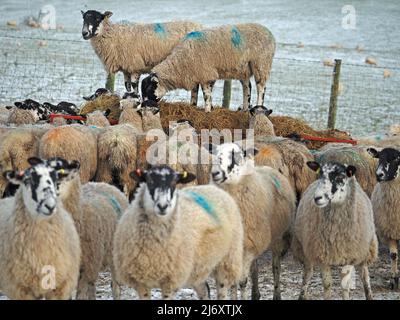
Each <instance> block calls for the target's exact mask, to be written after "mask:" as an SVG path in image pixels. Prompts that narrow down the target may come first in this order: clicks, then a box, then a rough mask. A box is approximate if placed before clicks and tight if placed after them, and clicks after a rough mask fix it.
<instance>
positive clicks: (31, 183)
mask: <svg viewBox="0 0 400 320" xmlns="http://www.w3.org/2000/svg"><path fill="white" fill-rule="evenodd" d="M28 162H29V163H30V164H31V166H32V167H30V168H29V169H27V170H26V171H20V172H14V171H6V172H5V173H4V176H5V177H6V178H7V179H8V180H9V181H10V182H11V183H13V184H15V185H19V186H20V188H21V189H22V196H23V200H24V204H25V207H26V210H27V211H28V212H29V213H30V215H31V216H32V218H34V219H38V218H44V217H49V216H51V215H52V214H53V213H55V208H56V204H57V192H56V185H57V179H58V177H57V173H56V171H55V170H54V169H53V168H51V167H50V166H48V165H47V163H46V162H45V161H43V160H41V159H38V158H30V159H29V160H28Z"/></svg>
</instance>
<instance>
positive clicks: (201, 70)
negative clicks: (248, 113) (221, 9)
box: [142, 23, 275, 112]
mask: <svg viewBox="0 0 400 320" xmlns="http://www.w3.org/2000/svg"><path fill="white" fill-rule="evenodd" d="M274 54H275V39H274V37H273V35H272V34H271V32H270V31H269V30H268V29H267V28H265V27H264V26H262V25H260V24H256V23H247V24H238V25H226V26H221V27H217V28H210V29H205V30H202V31H195V32H191V33H189V34H187V35H186V36H185V38H184V40H183V41H181V42H180V43H179V44H178V45H177V46H176V47H175V49H174V50H173V51H172V53H171V54H170V55H169V56H168V57H166V58H165V60H164V61H162V62H161V63H160V64H158V65H157V66H155V67H154V68H153V69H152V70H151V72H152V73H151V74H150V75H149V76H148V77H146V78H145V79H143V81H142V98H143V99H145V100H146V99H150V100H156V101H158V100H160V99H161V98H162V97H163V96H164V95H165V94H166V93H167V92H168V91H170V90H174V89H178V88H181V89H186V90H192V89H193V88H195V87H196V86H197V85H198V84H200V85H201V86H202V88H203V95H204V101H205V111H206V112H210V111H211V107H212V100H211V94H212V86H213V85H214V83H215V81H216V80H219V79H238V80H240V81H241V83H242V86H243V110H247V109H248V107H249V104H250V98H251V83H250V77H251V76H254V78H255V81H256V85H257V105H263V104H264V94H265V85H266V82H267V80H268V78H269V73H270V70H271V65H272V59H273V56H274Z"/></svg>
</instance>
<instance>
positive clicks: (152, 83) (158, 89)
mask: <svg viewBox="0 0 400 320" xmlns="http://www.w3.org/2000/svg"><path fill="white" fill-rule="evenodd" d="M141 91H142V98H143V100H152V101H157V102H158V101H160V99H161V98H162V97H163V96H164V95H165V94H166V93H167V90H166V89H165V88H164V87H163V86H160V83H159V80H158V77H157V75H156V74H155V73H151V74H150V75H148V76H147V77H146V78H144V79H143V81H142V86H141Z"/></svg>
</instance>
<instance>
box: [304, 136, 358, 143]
mask: <svg viewBox="0 0 400 320" xmlns="http://www.w3.org/2000/svg"><path fill="white" fill-rule="evenodd" d="M300 136H301V138H302V139H304V140H309V141H323V142H336V143H350V144H352V145H356V144H357V141H356V140H348V139H336V138H322V137H313V136H307V135H300Z"/></svg>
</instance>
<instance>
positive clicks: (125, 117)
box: [118, 94, 143, 133]
mask: <svg viewBox="0 0 400 320" xmlns="http://www.w3.org/2000/svg"><path fill="white" fill-rule="evenodd" d="M131 95H132V94H131ZM119 103H120V109H121V110H122V112H121V115H120V116H119V121H118V123H119V124H130V125H132V126H134V127H135V128H136V129H137V130H138V132H139V133H143V125H142V118H141V115H140V114H139V113H138V109H137V107H138V106H139V104H138V101H137V99H136V98H135V97H132V96H125V95H124V98H123V99H122V100H121V101H120V102H119Z"/></svg>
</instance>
